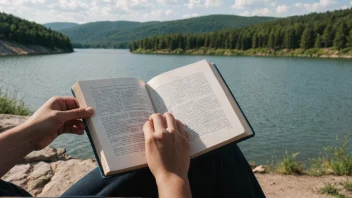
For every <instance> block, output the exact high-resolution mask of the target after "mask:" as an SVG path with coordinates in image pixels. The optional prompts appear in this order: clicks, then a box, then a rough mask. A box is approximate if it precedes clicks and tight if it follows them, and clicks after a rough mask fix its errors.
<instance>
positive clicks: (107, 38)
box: [61, 15, 277, 47]
mask: <svg viewBox="0 0 352 198" xmlns="http://www.w3.org/2000/svg"><path fill="white" fill-rule="evenodd" d="M274 20H277V18H273V17H242V16H234V15H210V16H202V17H196V18H190V19H183V20H176V21H163V22H157V21H152V22H144V23H141V22H129V21H116V22H110V21H102V22H94V23H87V24H83V25H78V26H75V27H73V28H68V29H63V30H61V32H62V33H64V34H66V35H67V36H69V37H70V39H71V40H72V42H73V43H80V44H93V45H97V44H99V45H100V46H101V45H103V46H107V47H111V46H112V45H115V46H116V44H121V43H128V42H130V41H133V40H139V39H143V38H146V37H150V36H158V35H163V34H171V33H202V32H213V31H219V30H223V29H233V28H240V27H247V26H250V25H255V24H260V23H263V22H267V21H274Z"/></svg>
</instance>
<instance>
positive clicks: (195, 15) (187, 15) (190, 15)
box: [182, 13, 199, 18]
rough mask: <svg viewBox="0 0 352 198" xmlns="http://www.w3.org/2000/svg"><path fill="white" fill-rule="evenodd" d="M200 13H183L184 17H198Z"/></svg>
mask: <svg viewBox="0 0 352 198" xmlns="http://www.w3.org/2000/svg"><path fill="white" fill-rule="evenodd" d="M198 16H199V14H197V13H194V14H184V15H182V18H194V17H198Z"/></svg>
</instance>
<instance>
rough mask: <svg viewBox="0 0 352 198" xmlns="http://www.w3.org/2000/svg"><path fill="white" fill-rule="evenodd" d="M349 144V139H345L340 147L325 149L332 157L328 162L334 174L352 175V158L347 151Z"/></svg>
mask: <svg viewBox="0 0 352 198" xmlns="http://www.w3.org/2000/svg"><path fill="white" fill-rule="evenodd" d="M348 143H349V142H348V137H344V138H343V143H342V145H341V146H340V147H331V146H329V147H326V148H325V149H324V150H325V151H326V152H328V153H329V155H330V158H328V159H327V161H328V166H329V167H330V168H331V169H332V171H333V174H336V175H352V156H351V153H349V152H348V150H347V147H348Z"/></svg>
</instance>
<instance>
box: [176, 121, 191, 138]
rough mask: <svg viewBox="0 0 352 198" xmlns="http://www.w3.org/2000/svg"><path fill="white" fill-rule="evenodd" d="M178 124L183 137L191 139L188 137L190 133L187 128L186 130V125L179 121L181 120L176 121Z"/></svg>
mask: <svg viewBox="0 0 352 198" xmlns="http://www.w3.org/2000/svg"><path fill="white" fill-rule="evenodd" d="M176 124H177V130H178V131H179V132H180V133H181V134H182V135H184V136H185V137H187V138H189V137H188V136H189V134H188V132H187V130H186V128H185V125H184V124H182V122H181V121H179V120H176Z"/></svg>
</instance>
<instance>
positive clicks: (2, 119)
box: [0, 114, 29, 133]
mask: <svg viewBox="0 0 352 198" xmlns="http://www.w3.org/2000/svg"><path fill="white" fill-rule="evenodd" d="M28 118H29V117H28V116H18V115H8V114H0V133H1V132H4V131H6V130H9V129H11V128H13V127H15V126H17V125H20V124H22V123H23V122H25V121H26V120H27V119H28Z"/></svg>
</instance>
